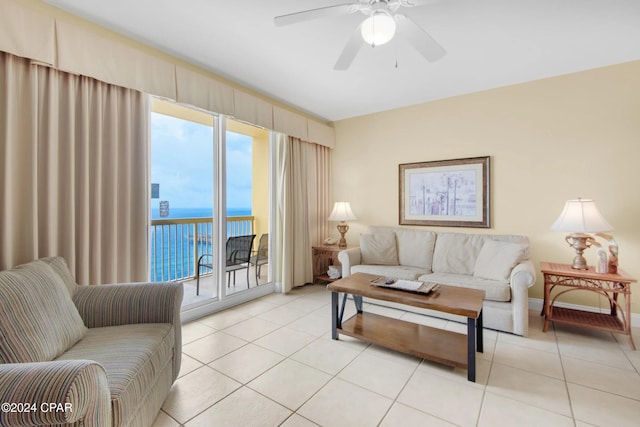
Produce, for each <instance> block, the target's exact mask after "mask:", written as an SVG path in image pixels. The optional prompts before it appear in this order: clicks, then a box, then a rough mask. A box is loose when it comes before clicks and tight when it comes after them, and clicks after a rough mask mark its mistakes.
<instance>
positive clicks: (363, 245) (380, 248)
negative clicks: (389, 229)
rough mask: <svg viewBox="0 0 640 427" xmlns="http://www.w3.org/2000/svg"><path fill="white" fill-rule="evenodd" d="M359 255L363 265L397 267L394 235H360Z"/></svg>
mask: <svg viewBox="0 0 640 427" xmlns="http://www.w3.org/2000/svg"><path fill="white" fill-rule="evenodd" d="M360 253H361V254H362V263H363V264H373V265H398V251H397V249H396V235H395V234H394V233H386V232H382V233H373V234H361V235H360Z"/></svg>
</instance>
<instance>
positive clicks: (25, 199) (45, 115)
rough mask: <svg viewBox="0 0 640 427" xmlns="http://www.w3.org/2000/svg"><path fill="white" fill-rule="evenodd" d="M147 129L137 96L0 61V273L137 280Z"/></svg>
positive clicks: (142, 262) (144, 255) (18, 61)
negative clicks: (41, 269)
mask: <svg viewBox="0 0 640 427" xmlns="http://www.w3.org/2000/svg"><path fill="white" fill-rule="evenodd" d="M148 120H149V119H148V109H147V96H146V95H144V94H143V93H141V92H138V91H135V90H131V89H125V88H121V87H118V86H114V85H109V84H107V83H103V82H100V81H97V80H94V79H92V78H89V77H83V76H77V75H73V74H68V73H65V72H61V71H58V70H55V69H53V68H49V67H43V66H38V65H34V64H32V63H31V62H30V61H29V60H28V59H24V58H19V57H16V56H13V55H11V54H8V53H3V52H0V211H1V213H0V236H2V237H1V240H0V269H6V268H10V267H12V266H14V265H17V264H20V263H23V262H27V261H30V260H32V259H36V258H40V257H44V256H53V255H59V256H63V257H64V258H65V259H66V260H67V262H68V263H69V266H70V268H71V271H74V272H75V276H76V281H77V282H78V283H79V284H98V283H115V282H127V281H142V280H147V278H148V271H147V270H148V268H147V266H148V252H147V251H148V249H147V246H148V241H147V240H148V237H147V235H148V233H147V218H148V188H147V187H148V185H147V182H148V178H147V177H148V151H149V148H148V146H149V144H148V125H147V124H148Z"/></svg>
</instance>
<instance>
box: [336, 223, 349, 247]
mask: <svg viewBox="0 0 640 427" xmlns="http://www.w3.org/2000/svg"><path fill="white" fill-rule="evenodd" d="M347 231H349V224H347V222H346V221H341V222H340V223H339V224H338V232H339V233H340V241H339V242H338V247H339V248H346V247H347V239H345V238H344V235H345V234H347Z"/></svg>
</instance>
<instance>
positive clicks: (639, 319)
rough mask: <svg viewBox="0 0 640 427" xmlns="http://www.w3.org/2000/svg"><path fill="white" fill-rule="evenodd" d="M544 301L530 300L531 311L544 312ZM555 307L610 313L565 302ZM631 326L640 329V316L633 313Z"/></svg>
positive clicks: (558, 303)
mask: <svg viewBox="0 0 640 427" xmlns="http://www.w3.org/2000/svg"><path fill="white" fill-rule="evenodd" d="M542 303H543V300H541V299H540V298H529V310H536V311H542ZM555 305H557V306H558V307H563V308H573V309H576V310H584V311H591V312H593V313H608V312H609V310H606V309H600V308H597V307H589V306H586V305H577V304H568V303H565V302H556V303H555ZM631 326H632V327H640V314H637V313H631Z"/></svg>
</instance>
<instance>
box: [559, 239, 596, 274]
mask: <svg viewBox="0 0 640 427" xmlns="http://www.w3.org/2000/svg"><path fill="white" fill-rule="evenodd" d="M589 239H591V236H589V235H588V234H585V233H571V234H569V235H568V236H567V237H565V240H566V242H567V243H568V244H569V246H571V247H572V248H573V249H575V251H576V256H575V258H573V264H571V268H574V269H576V270H587V269H588V268H589V266H588V265H587V260H586V259H585V258H584V256H583V255H582V253H583V252H584V250H585V249H587V248H590V247H591V242H590V241H589Z"/></svg>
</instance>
